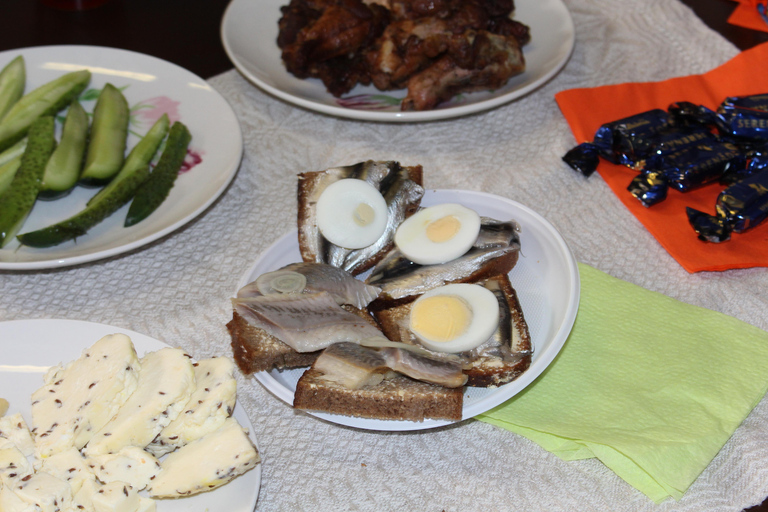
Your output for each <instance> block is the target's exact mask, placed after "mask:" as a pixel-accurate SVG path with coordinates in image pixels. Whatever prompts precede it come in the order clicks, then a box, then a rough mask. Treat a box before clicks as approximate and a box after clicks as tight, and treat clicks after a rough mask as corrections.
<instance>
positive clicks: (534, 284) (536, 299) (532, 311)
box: [238, 190, 580, 431]
mask: <svg viewBox="0 0 768 512" xmlns="http://www.w3.org/2000/svg"><path fill="white" fill-rule="evenodd" d="M438 203H459V204H462V205H464V206H466V207H468V208H472V209H473V210H475V211H477V212H478V213H479V214H480V215H484V216H488V217H492V218H494V219H497V220H503V221H505V220H510V219H514V220H516V221H518V222H519V223H520V225H521V226H522V232H521V234H520V239H521V246H522V250H521V251H520V258H519V260H518V262H517V265H515V267H514V268H513V269H512V271H511V272H510V273H509V279H510V281H511V283H512V286H513V287H514V288H515V290H516V291H517V294H518V297H519V299H520V303H521V305H522V308H523V314H524V315H525V319H526V322H527V323H528V327H529V329H530V333H531V339H532V341H533V346H534V353H533V358H532V361H531V366H530V368H529V369H528V370H527V371H526V372H525V373H523V374H522V375H521V376H520V377H518V378H517V379H516V380H514V381H512V382H510V383H508V384H505V385H503V386H499V387H498V388H495V389H486V388H469V387H468V388H465V392H464V409H463V415H462V419H467V418H472V417H473V416H476V415H478V414H481V413H483V412H486V411H488V410H490V409H492V408H493V407H496V406H497V405H499V404H501V403H503V402H505V401H506V400H509V399H510V398H512V397H513V396H515V395H516V394H517V393H519V392H520V391H522V390H523V389H524V388H525V387H526V386H528V384H530V383H531V382H533V381H534V380H535V379H536V378H537V377H538V376H539V375H541V373H542V372H543V371H544V370H545V369H546V368H547V367H548V366H549V364H550V363H551V362H552V361H553V360H554V358H555V356H557V354H558V353H559V352H560V349H561V348H562V347H563V344H564V343H565V341H566V339H567V338H568V335H569V334H570V332H571V328H572V327H573V322H574V320H575V319H576V312H577V311H578V306H579V294H580V282H579V269H578V266H577V264H576V260H575V259H574V257H573V254H572V253H571V250H570V249H569V247H568V245H567V244H566V242H565V240H564V239H563V237H562V236H561V235H560V233H559V232H558V231H557V230H556V229H555V227H554V226H552V224H550V223H549V222H548V221H547V220H546V219H544V218H543V217H542V216H541V215H539V214H537V213H536V212H534V211H533V210H531V209H530V208H528V207H527V206H524V205H522V204H520V203H517V202H515V201H512V200H511V199H507V198H504V197H499V196H496V195H492V194H487V193H483V192H473V191H466V190H428V191H427V192H426V193H425V195H424V199H423V200H422V202H421V204H422V206H430V205H433V204H438ZM297 261H301V255H300V253H299V247H298V239H297V233H296V231H295V230H294V231H292V232H290V233H288V234H286V235H284V236H283V237H282V238H280V239H278V240H277V241H276V242H275V243H274V244H272V246H271V247H269V248H268V249H267V250H266V251H264V253H263V254H262V255H261V256H260V257H259V258H258V259H257V260H256V262H255V263H254V264H253V266H252V267H251V268H250V269H249V270H248V271H247V272H246V273H245V274H244V275H243V277H242V278H241V279H240V282H239V283H238V289H239V288H241V287H243V286H245V285H246V284H248V283H250V282H251V281H253V280H255V279H256V278H257V277H258V276H259V275H261V274H263V273H265V272H270V271H272V270H276V269H278V268H281V267H283V266H285V265H287V264H289V263H294V262H297ZM303 373H304V369H296V370H286V371H277V370H273V371H270V372H258V373H256V374H255V379H256V380H257V381H259V382H260V383H261V384H262V385H263V386H264V387H265V388H266V389H267V390H269V391H270V392H271V393H272V394H274V395H275V396H277V397H278V398H280V399H281V400H283V401H284V402H285V403H287V404H289V405H293V394H294V392H295V390H296V382H297V381H298V380H299V378H300V377H301V375H302V374H303ZM310 414H312V415H313V416H316V417H318V418H321V419H323V420H327V421H330V422H333V423H337V424H340V425H346V426H350V427H356V428H361V429H367V430H382V431H403V430H420V429H428V428H435V427H440V426H444V425H448V424H451V423H453V422H451V421H445V420H426V421H423V422H413V421H390V420H372V419H363V418H354V417H351V416H342V415H337V414H326V413H310Z"/></svg>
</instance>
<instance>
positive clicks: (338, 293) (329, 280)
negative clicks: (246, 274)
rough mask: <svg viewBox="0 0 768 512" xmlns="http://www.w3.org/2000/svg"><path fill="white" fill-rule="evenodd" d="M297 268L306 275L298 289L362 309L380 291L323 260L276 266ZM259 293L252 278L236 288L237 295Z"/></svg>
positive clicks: (250, 295) (241, 296)
mask: <svg viewBox="0 0 768 512" xmlns="http://www.w3.org/2000/svg"><path fill="white" fill-rule="evenodd" d="M278 270H280V271H282V270H287V271H291V272H297V273H299V274H301V275H303V276H304V277H306V279H307V285H306V286H305V288H304V290H303V292H302V293H318V292H328V293H330V294H331V296H332V297H333V298H334V299H335V300H336V303H337V304H339V305H341V304H349V305H351V306H354V307H356V308H358V309H362V308H364V307H366V306H367V305H368V304H370V303H371V301H373V300H374V299H375V298H376V297H378V295H379V292H380V291H381V290H380V289H379V288H378V287H376V286H371V285H368V284H365V283H364V282H362V281H360V280H359V279H355V278H354V277H353V276H352V274H350V273H349V272H347V271H346V270H344V269H340V268H337V267H334V266H332V265H328V264H327V263H317V262H299V263H291V264H288V265H286V266H284V267H282V268H280V269H278ZM259 296H263V294H262V293H261V292H259V290H258V289H257V287H256V281H253V282H252V283H248V284H247V285H245V286H244V287H242V288H241V289H240V290H238V292H237V297H238V298H248V297H259Z"/></svg>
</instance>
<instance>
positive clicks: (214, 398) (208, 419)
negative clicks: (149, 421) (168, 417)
mask: <svg viewBox="0 0 768 512" xmlns="http://www.w3.org/2000/svg"><path fill="white" fill-rule="evenodd" d="M193 366H194V369H195V385H196V387H195V391H194V393H192V396H191V397H190V398H189V401H188V402H187V404H186V405H185V406H184V409H183V410H182V412H181V414H179V416H178V417H177V418H176V419H175V420H173V421H172V422H171V423H169V424H168V426H167V427H165V428H164V429H163V431H162V432H160V435H159V436H157V438H156V439H155V440H154V441H153V442H152V444H150V445H149V446H148V447H147V450H148V451H150V452H151V453H152V454H154V455H155V456H156V457H161V456H162V455H164V454H166V453H170V452H172V451H173V450H175V449H176V448H179V447H181V446H184V445H185V444H187V443H190V442H192V441H194V440H195V439H199V438H201V437H203V436H204V435H206V434H209V433H211V432H213V431H214V430H216V429H218V428H219V427H221V426H222V425H223V424H224V421H225V420H226V419H227V418H228V417H230V416H231V415H232V411H233V410H234V408H235V401H236V400H237V381H236V380H235V374H234V372H235V365H234V363H233V362H232V360H231V359H229V358H227V357H213V358H210V359H203V360H201V361H198V362H197V363H194V364H193Z"/></svg>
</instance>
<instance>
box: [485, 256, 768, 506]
mask: <svg viewBox="0 0 768 512" xmlns="http://www.w3.org/2000/svg"><path fill="white" fill-rule="evenodd" d="M579 272H580V275H581V301H580V305H579V312H578V315H577V317H576V322H575V323H574V326H573V330H572V331H571V334H570V336H569V338H568V340H567V342H566V344H565V346H564V347H563V349H562V351H561V352H560V354H559V355H558V357H557V358H556V359H555V361H554V362H553V363H552V364H551V365H550V367H549V368H548V369H547V370H546V371H545V372H544V373H543V374H542V375H540V376H539V378H538V379H537V380H536V381H534V382H533V383H532V384H531V385H530V386H528V387H527V388H526V389H525V390H524V391H523V392H522V393H520V394H518V395H517V396H515V397H514V398H512V399H510V400H509V401H507V402H506V403H504V404H502V405H500V406H498V407H496V408H495V409H493V410H491V411H489V412H487V413H485V414H482V415H480V416H477V419H479V420H482V421H485V422H488V423H492V424H494V425H497V426H499V427H502V428H505V429H508V430H511V431H513V432H516V433H518V434H520V435H523V436H525V437H527V438H529V439H531V440H533V441H535V442H536V443H538V444H539V445H541V446H542V447H543V448H545V449H546V450H548V451H550V452H552V453H554V454H556V455H557V456H559V457H561V458H562V459H565V460H576V459H584V458H589V457H597V458H598V459H600V460H601V461H602V462H603V463H604V464H605V465H606V466H608V467H609V468H611V469H612V470H613V471H614V472H616V474H618V475H619V476H620V477H621V478H623V479H624V480H626V481H627V482H628V483H630V484H631V485H632V486H634V487H636V488H637V489H639V490H640V491H642V492H643V493H644V494H646V495H647V496H648V497H650V498H651V499H652V500H654V501H656V502H660V501H662V500H664V499H665V498H667V497H668V496H672V497H673V498H675V499H679V498H681V497H682V495H683V493H684V492H685V490H686V489H687V488H688V487H689V486H690V485H691V484H692V483H693V481H694V480H695V479H696V478H697V477H698V475H699V474H700V473H701V472H702V471H703V470H704V468H705V467H706V466H707V464H709V462H710V461H711V460H712V458H713V457H714V456H715V455H716V454H717V452H718V451H719V450H720V448H722V447H723V445H724V444H725V442H726V441H727V440H728V439H729V438H730V436H731V435H732V434H733V432H734V431H735V430H736V428H737V427H738V426H739V424H740V423H741V422H742V421H743V420H744V418H745V417H746V416H747V415H748V414H749V412H750V411H751V410H752V408H753V407H754V406H755V405H756V404H757V403H758V401H759V400H760V399H761V398H762V397H763V395H764V394H765V392H766V388H768V364H766V363H767V362H768V332H765V331H763V330H761V329H758V328H757V327H754V326H752V325H749V324H746V323H744V322H741V321H739V320H736V319H735V318H732V317H729V316H727V315H723V314H721V313H717V312H714V311H711V310H708V309H704V308H700V307H696V306H691V305H689V304H685V303H682V302H679V301H677V300H674V299H672V298H670V297H667V296H665V295H662V294H659V293H655V292H651V291H648V290H645V289H643V288H640V287H638V286H635V285H633V284H630V283H627V282H626V281H621V280H619V279H616V278H613V277H611V276H609V275H607V274H604V273H602V272H600V271H598V270H596V269H594V268H592V267H590V266H587V265H583V264H579Z"/></svg>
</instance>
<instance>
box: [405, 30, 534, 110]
mask: <svg viewBox="0 0 768 512" xmlns="http://www.w3.org/2000/svg"><path fill="white" fill-rule="evenodd" d="M465 36H466V39H465V40H464V41H465V42H466V43H467V44H466V48H465V51H463V52H461V53H458V54H457V53H455V54H446V55H444V56H443V57H441V58H439V59H438V60H437V61H436V62H434V63H433V64H431V65H430V66H429V67H427V68H425V69H424V70H422V71H420V72H419V73H417V74H415V75H413V76H412V77H411V78H410V79H409V80H408V94H407V95H406V97H405V98H403V102H402V107H401V108H402V110H427V109H431V108H434V107H436V106H437V105H439V104H440V103H442V102H444V101H447V100H449V99H451V98H452V97H454V96H455V95H457V94H459V93H464V92H473V91H483V90H493V89H497V88H499V87H501V86H502V85H504V84H505V83H507V81H508V80H509V78H510V77H512V76H515V75H517V74H519V73H521V72H522V71H523V70H524V69H525V61H524V59H523V52H522V50H521V49H520V46H519V44H518V43H517V40H516V39H515V38H514V37H505V36H500V35H497V34H492V33H490V32H486V31H480V32H477V33H474V34H473V33H467V34H465ZM457 57H459V58H457Z"/></svg>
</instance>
